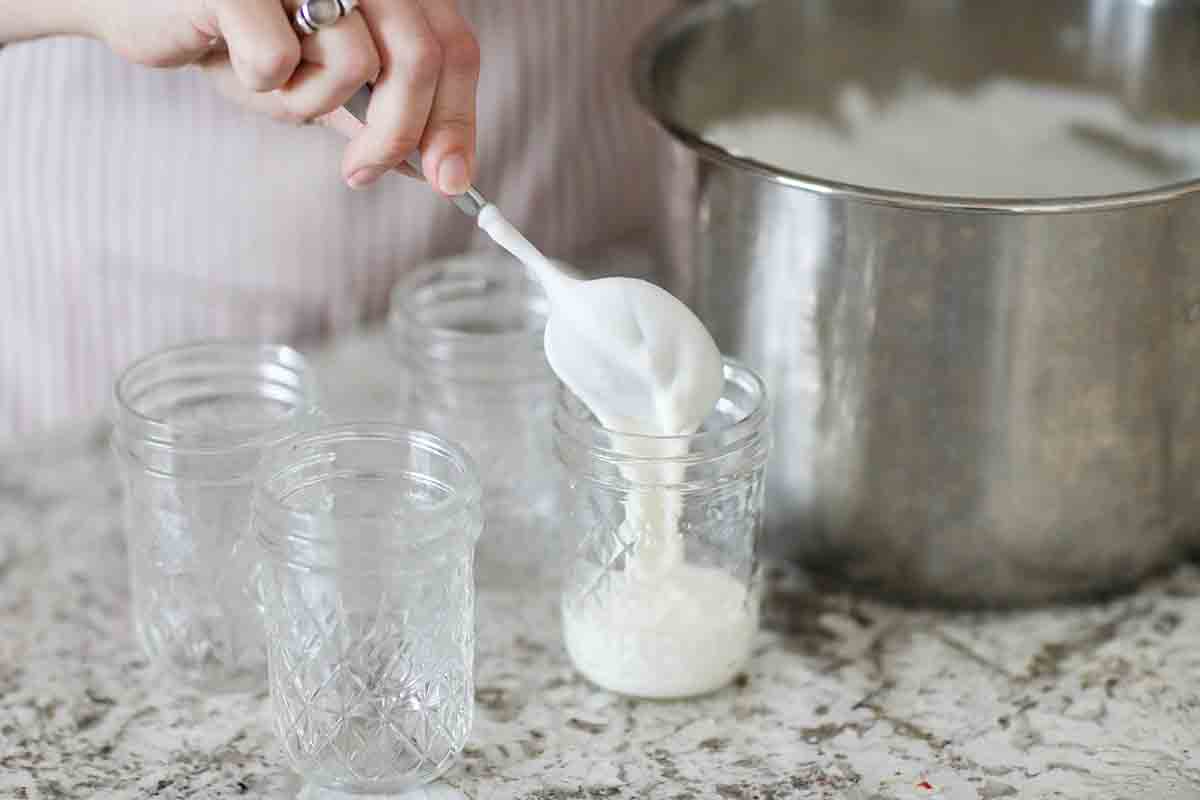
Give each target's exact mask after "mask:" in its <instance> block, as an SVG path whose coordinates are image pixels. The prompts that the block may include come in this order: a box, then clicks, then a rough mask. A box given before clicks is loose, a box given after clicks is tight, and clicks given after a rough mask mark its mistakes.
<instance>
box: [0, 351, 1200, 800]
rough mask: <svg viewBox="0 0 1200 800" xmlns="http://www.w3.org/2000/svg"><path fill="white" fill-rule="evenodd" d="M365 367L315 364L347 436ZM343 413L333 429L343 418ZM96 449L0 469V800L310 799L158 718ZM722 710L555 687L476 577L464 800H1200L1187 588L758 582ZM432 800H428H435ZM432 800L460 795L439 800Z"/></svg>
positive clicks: (167, 697) (518, 604) (498, 593)
mask: <svg viewBox="0 0 1200 800" xmlns="http://www.w3.org/2000/svg"><path fill="white" fill-rule="evenodd" d="M374 348H377V343H373V342H372V341H371V340H362V341H360V342H352V343H349V344H347V345H345V346H343V347H342V349H341V350H339V351H338V352H336V353H334V354H332V355H331V356H329V358H328V359H327V361H326V362H325V363H326V364H327V365H328V369H329V374H331V375H336V376H337V378H336V379H335V380H333V381H331V384H333V385H336V386H338V387H340V391H341V393H342V394H341V399H340V400H339V402H340V403H342V407H343V409H344V410H345V413H347V414H353V413H356V411H363V410H369V409H370V408H371V407H372V405H373V404H378V403H386V402H387V400H388V397H389V391H390V388H389V387H387V386H386V385H380V384H377V383H376V384H371V383H369V382H368V380H367V376H369V375H372V374H374V375H379V374H380V373H382V372H384V371H383V370H380V369H379V368H378V366H377V362H376V361H375V359H377V358H379V355H378V351H377V350H376V349H374ZM354 404H357V405H358V408H357V409H355V408H353V407H352V406H353V405H354ZM105 435H106V432H105V430H104V429H103V428H102V427H100V426H95V425H93V426H82V427H80V428H78V429H75V430H72V431H65V432H62V433H60V434H58V435H56V436H54V437H41V438H39V439H38V440H35V441H30V442H25V443H18V444H17V445H10V446H9V447H7V448H0V798H4V799H5V800H8V798H39V799H41V798H46V799H47V800H52V799H55V798H77V797H78V798H92V797H97V798H113V799H114V800H123V799H124V798H143V797H153V798H162V800H172V799H173V798H236V797H247V798H272V799H274V798H291V797H298V796H299V797H315V796H317V793H313V792H307V791H305V790H303V789H302V788H301V787H300V786H299V785H298V783H297V781H296V779H295V778H294V777H293V776H291V775H289V774H288V772H287V770H286V768H285V767H284V766H283V762H282V758H281V755H280V753H279V751H278V750H277V748H276V746H275V743H274V741H273V738H272V735H271V733H270V729H269V727H268V719H269V717H268V708H267V706H268V703H267V701H266V699H265V697H263V696H256V697H248V696H227V697H201V696H196V695H187V694H178V693H176V692H173V691H172V690H171V689H170V688H169V687H167V686H165V685H163V684H162V683H160V682H159V681H158V680H157V679H156V678H155V676H154V675H153V673H152V672H151V671H149V670H148V668H147V667H146V664H145V661H144V659H143V657H142V655H141V653H140V652H139V651H138V649H137V646H136V645H135V643H134V641H133V639H132V633H131V626H130V622H129V619H128V609H127V603H128V594H127V589H126V585H125V562H124V547H123V544H122V534H121V528H120V515H119V502H120V497H119V490H118V487H117V480H116V473H115V470H114V469H113V466H112V465H111V464H110V462H109V456H108V450H107V442H106V438H105ZM773 587H774V590H773V592H772V594H771V597H770V599H769V614H768V616H769V619H770V621H771V626H772V630H771V631H769V632H764V633H763V634H762V635H761V641H760V643H759V645H758V648H757V651H756V655H755V658H754V660H753V663H752V664H751V666H750V668H749V669H748V670H747V672H746V673H745V675H744V676H743V677H742V678H741V679H739V681H738V683H737V685H735V686H732V687H730V688H729V689H728V690H726V691H723V692H721V693H719V694H717V695H715V696H713V697H710V698H707V699H704V700H701V701H697V702H688V703H670V704H656V703H648V702H632V701H629V700H624V699H621V698H618V697H615V696H612V695H609V694H606V693H604V692H601V691H597V690H594V689H592V688H590V687H589V686H588V685H586V684H585V683H583V682H582V681H581V680H580V679H579V678H577V677H576V676H575V675H573V674H572V671H571V668H570V666H569V665H568V663H567V661H566V656H565V654H564V653H563V651H562V649H561V645H560V642H559V639H558V628H557V624H556V621H555V619H554V611H553V604H552V603H551V602H548V601H547V600H545V599H544V598H539V597H538V596H537V595H536V594H535V593H530V592H528V591H526V592H525V593H520V592H518V591H516V590H511V589H505V588H504V587H502V586H496V585H492V584H491V583H490V580H489V578H488V575H487V574H486V573H485V574H483V575H481V595H480V612H479V621H478V627H479V658H478V672H477V677H478V692H477V697H476V700H477V706H478V714H477V722H476V726H475V730H474V734H473V737H472V741H471V744H470V746H469V747H468V749H467V751H466V753H465V755H464V758H463V760H462V763H461V765H460V766H459V767H458V768H457V769H456V770H455V771H454V772H452V773H451V775H450V776H449V780H448V785H449V786H450V787H454V788H455V789H457V790H460V791H461V793H462V794H465V795H467V796H468V797H472V798H491V797H496V798H525V799H526V800H570V799H571V798H580V799H582V800H588V799H590V798H618V797H619V798H625V797H628V798H646V799H647V800H650V799H652V798H662V799H663V800H687V799H689V798H691V799H693V800H699V799H700V798H756V799H761V800H784V799H785V798H848V799H849V800H884V799H885V798H888V799H890V798H896V799H897V800H899V799H900V798H964V799H966V798H971V799H972V800H973V799H974V798H984V799H987V798H1005V797H1014V798H1043V797H1068V798H1090V797H1097V798H1157V799H1160V800H1171V799H1172V798H1200V569H1198V568H1197V567H1195V566H1183V567H1181V568H1179V569H1178V571H1176V572H1175V573H1174V574H1171V575H1168V576H1165V577H1163V578H1161V579H1159V580H1157V581H1155V582H1153V583H1151V584H1150V585H1148V586H1146V587H1145V588H1144V589H1143V590H1142V591H1141V592H1140V593H1138V594H1136V595H1132V596H1128V597H1124V598H1121V599H1118V600H1115V601H1113V602H1110V603H1108V604H1105V605H1098V606H1092V607H1086V608H1071V609H1061V610H1055V611H1042V612H1036V613H1022V614H1012V615H985V614H956V615H950V614H939V613H934V612H914V611H903V610H898V609H893V608H888V607H886V606H881V605H878V604H875V603H871V602H866V601H861V600H856V599H854V598H853V597H850V596H847V595H841V594H828V593H818V592H815V591H813V590H812V589H811V587H809V586H808V585H806V583H805V581H804V579H803V578H802V577H801V576H799V575H793V574H782V573H778V571H777V574H776V575H775V578H774V580H773ZM433 796H434V795H433V794H432V793H431V794H430V795H429V797H431V798H432V797H433ZM437 796H439V797H441V796H461V795H460V794H458V793H457V792H451V791H446V792H445V793H444V794H439V795H437Z"/></svg>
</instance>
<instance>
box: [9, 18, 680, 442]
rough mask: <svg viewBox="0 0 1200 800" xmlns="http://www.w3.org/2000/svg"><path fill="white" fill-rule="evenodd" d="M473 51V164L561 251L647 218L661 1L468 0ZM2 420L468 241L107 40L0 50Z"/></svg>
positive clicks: (452, 221)
mask: <svg viewBox="0 0 1200 800" xmlns="http://www.w3.org/2000/svg"><path fill="white" fill-rule="evenodd" d="M461 5H462V8H463V10H464V12H465V13H466V14H467V15H468V17H469V18H470V19H471V20H472V22H473V23H474V25H475V28H476V31H477V33H478V34H479V38H480V43H481V46H482V49H483V75H482V79H481V86H480V92H479V120H480V121H479V128H480V136H479V164H480V174H479V175H478V176H477V181H476V183H477V185H478V186H479V187H480V189H481V190H482V191H484V193H485V194H487V195H488V196H489V197H491V198H492V199H494V200H495V201H496V202H497V203H498V204H500V205H501V207H502V208H503V209H504V211H505V214H506V215H507V216H509V217H510V218H511V219H513V220H514V221H515V222H517V224H518V225H520V226H521V227H522V228H524V229H525V230H526V231H527V232H528V234H529V235H530V237H531V238H532V239H533V240H534V241H536V242H538V243H539V244H540V245H542V246H543V247H544V249H545V250H546V251H547V252H549V253H551V254H553V255H556V256H560V257H566V258H570V256H571V255H572V254H575V253H578V252H580V251H582V250H586V249H588V248H590V247H594V246H596V245H598V244H600V243H603V242H605V241H611V240H614V239H618V238H622V237H626V236H629V235H631V234H633V233H635V232H636V231H639V230H643V229H644V230H651V229H655V228H656V227H657V222H658V217H659V216H660V215H661V214H662V213H663V212H662V209H663V208H664V204H663V195H662V193H661V187H662V184H663V180H662V179H661V177H660V176H661V175H663V174H665V171H664V170H656V169H655V165H656V164H662V163H665V162H666V161H667V159H666V158H665V155H666V153H667V147H668V145H667V144H666V142H665V140H664V138H663V137H662V136H661V134H659V133H658V132H656V131H655V130H654V128H653V127H652V126H651V124H650V123H649V122H648V121H647V120H646V119H645V118H644V117H643V116H642V115H641V114H640V113H639V112H638V111H637V110H636V108H635V106H634V103H633V100H632V97H631V94H630V91H629V88H628V84H629V77H628V76H629V55H630V52H631V49H632V44H633V42H634V40H635V38H636V36H637V34H638V33H639V32H640V31H641V30H643V29H644V27H645V26H646V25H647V24H648V23H650V22H651V21H653V19H655V18H656V17H657V16H658V15H659V14H661V13H662V12H663V11H664V10H665V9H667V8H668V7H669V6H670V5H671V2H670V0H586V2H584V1H582V0H506V2H503V3H499V2H495V0H462V3H461ZM0 109H2V111H0V144H2V149H0V275H2V276H3V280H2V282H0V439H3V438H5V437H7V436H10V435H12V434H14V433H25V432H29V431H33V430H37V429H42V428H46V427H48V426H50V425H53V424H55V423H56V422H60V421H62V420H65V419H67V418H71V417H77V416H80V415H87V414H95V413H98V412H100V411H101V410H102V409H103V408H104V406H105V404H106V403H107V400H108V392H109V386H110V384H111V381H112V379H113V377H114V376H115V374H116V373H117V372H118V371H119V370H120V369H121V367H122V366H123V365H125V364H126V363H128V362H129V361H130V360H132V359H134V358H136V357H138V356H139V355H141V354H144V353H146V352H148V351H150V350H153V349H156V348H160V347H163V346H166V345H168V344H171V343H175V342H179V341H183V340H187V339H193V338H198V337H208V336H226V335H241V336H258V337H264V338H270V339H273V340H281V341H291V342H295V341H305V340H312V339H314V338H316V337H324V336H329V335H332V334H335V333H337V332H339V331H344V330H346V329H348V328H350V327H353V326H354V325H356V324H357V323H359V322H361V321H364V320H368V319H377V318H379V317H380V316H381V315H383V314H384V313H385V311H386V305H387V295H388V290H389V288H390V286H391V284H392V283H393V282H394V281H395V279H396V277H397V275H399V274H400V273H401V272H402V271H403V270H405V269H407V268H409V267H411V266H412V265H414V264H416V263H419V262H420V261H422V260H426V259H429V258H432V257H437V256H440V255H445V254H449V253H453V252H457V251H462V250H465V249H468V248H471V247H479V246H483V245H484V242H483V241H482V239H481V237H480V235H479V234H478V232H476V231H475V230H474V229H473V227H472V225H471V222H470V220H468V219H467V218H465V217H463V216H462V215H460V214H458V212H456V211H455V210H454V209H453V208H452V207H451V206H450V205H449V204H448V203H446V202H445V201H444V200H441V199H440V198H438V197H437V196H435V195H434V194H433V192H432V191H431V190H430V189H429V188H428V187H425V186H423V185H420V184H418V183H416V182H414V181H408V180H404V179H401V178H385V179H384V181H383V182H382V183H381V184H380V185H378V186H376V187H375V188H373V189H371V190H368V191H364V192H354V191H351V190H349V189H348V188H346V187H345V186H344V184H343V183H342V181H341V178H340V175H339V173H338V165H339V163H340V161H339V159H340V153H341V147H342V142H341V141H339V139H338V137H337V136H336V135H335V134H333V133H331V132H329V131H327V130H324V129H321V128H317V127H304V128H295V127H290V126H286V125H283V124H281V123H277V122H273V121H271V120H268V119H264V118H259V117H256V116H254V115H252V114H250V113H248V112H244V111H241V110H240V109H238V108H236V107H233V106H232V105H230V104H229V103H228V102H227V101H226V100H225V99H224V98H222V97H221V96H219V95H218V94H217V93H216V92H215V90H213V89H212V88H211V87H210V86H209V85H208V82H207V79H206V78H205V77H204V76H202V75H199V74H198V73H197V72H194V71H190V70H183V71H179V70H175V71H154V70H148V69H143V68H139V67H135V66H130V65H128V64H125V63H123V62H122V61H120V60H119V59H118V58H116V57H115V56H113V55H112V54H110V53H109V52H108V51H107V50H106V49H105V48H104V47H103V46H102V45H100V44H97V43H95V42H90V41H83V40H78V39H49V40H42V41H36V42H29V43H22V44H15V45H10V46H8V47H5V48H2V49H0Z"/></svg>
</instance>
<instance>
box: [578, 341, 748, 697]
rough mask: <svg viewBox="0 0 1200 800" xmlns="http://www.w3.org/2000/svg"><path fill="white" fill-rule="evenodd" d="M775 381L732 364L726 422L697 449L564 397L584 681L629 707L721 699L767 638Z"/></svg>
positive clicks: (698, 438)
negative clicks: (605, 420)
mask: <svg viewBox="0 0 1200 800" xmlns="http://www.w3.org/2000/svg"><path fill="white" fill-rule="evenodd" d="M767 430H768V429H767V397H766V389H765V388H764V386H763V382H762V380H761V379H760V378H759V377H758V376H757V375H755V374H754V373H753V372H752V371H750V370H749V369H747V368H745V367H743V366H740V365H739V364H736V363H734V362H732V361H726V363H725V389H724V392H723V394H722V397H721V400H720V402H719V403H718V404H717V407H716V409H715V410H714V411H713V413H712V414H711V415H710V416H709V418H708V419H707V420H706V422H705V423H704V425H703V426H702V427H701V429H700V430H699V431H698V432H697V433H695V434H694V435H690V436H634V435H628V434H621V433H617V432H615V431H611V430H608V429H606V428H604V427H603V426H601V425H600V424H599V423H598V422H596V420H595V418H594V417H593V415H592V414H591V413H590V412H589V411H588V410H587V408H586V407H585V406H584V405H583V404H582V403H581V402H580V401H579V400H578V399H577V398H576V397H575V396H574V395H572V394H571V393H570V392H569V391H567V390H563V392H562V396H561V401H560V403H559V405H558V409H557V411H556V413H555V431H556V444H557V451H558V453H559V456H560V458H561V459H562V461H563V464H564V465H565V467H566V471H567V481H568V493H569V499H568V501H567V502H568V509H569V510H568V512H567V514H566V520H565V522H564V528H565V529H566V531H565V532H566V533H567V534H568V536H571V537H573V548H574V549H573V554H572V556H571V558H570V564H569V567H568V571H567V575H566V577H565V581H564V589H563V596H562V617H563V634H564V639H565V641H566V646H567V652H568V653H569V655H570V657H571V660H572V661H573V662H574V664H575V666H576V668H577V669H578V670H579V671H580V672H581V673H582V674H583V675H584V677H586V678H587V679H588V680H590V681H591V682H593V683H595V684H597V685H599V686H601V687H603V688H605V689H609V690H611V691H614V692H619V693H621V694H626V695H631V696H636V697H646V698H659V699H669V698H681V697H689V696H693V695H698V694H703V693H706V692H710V691H713V690H715V689H719V688H721V687H722V686H724V685H725V684H727V683H728V682H729V681H730V680H731V679H732V678H733V677H734V676H735V675H736V674H737V672H738V671H739V670H740V669H742V667H743V666H744V665H745V663H746V660H747V659H748V658H749V655H750V650H751V647H752V644H753V639H754V636H755V633H756V632H757V630H758V616H759V594H760V579H759V569H758V560H757V542H758V538H759V535H760V532H761V530H762V521H763V517H762V511H763V478H764V473H765V470H766V461H767V453H768V450H769V446H768V445H769V440H768V433H767Z"/></svg>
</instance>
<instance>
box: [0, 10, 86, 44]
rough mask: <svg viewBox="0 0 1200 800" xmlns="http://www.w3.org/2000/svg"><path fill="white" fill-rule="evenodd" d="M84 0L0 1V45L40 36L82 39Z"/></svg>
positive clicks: (84, 26)
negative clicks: (76, 37) (78, 37)
mask: <svg viewBox="0 0 1200 800" xmlns="http://www.w3.org/2000/svg"><path fill="white" fill-rule="evenodd" d="M84 5H85V2H84V0H0V45H4V44H5V43H7V42H19V41H22V40H25V39H38V38H41V37H43V36H86V35H88V31H87V29H86V24H85V20H84V14H83V13H81V12H82V9H83V8H84Z"/></svg>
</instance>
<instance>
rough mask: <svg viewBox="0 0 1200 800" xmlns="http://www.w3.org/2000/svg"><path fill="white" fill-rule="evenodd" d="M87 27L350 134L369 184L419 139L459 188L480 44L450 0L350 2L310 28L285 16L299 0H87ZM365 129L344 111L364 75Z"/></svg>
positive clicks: (242, 94) (427, 168) (466, 174)
mask: <svg viewBox="0 0 1200 800" xmlns="http://www.w3.org/2000/svg"><path fill="white" fill-rule="evenodd" d="M84 5H85V6H86V7H87V8H88V10H89V12H90V13H89V14H88V16H89V18H90V24H88V25H87V27H88V29H89V31H90V32H91V33H93V34H94V35H95V36H97V37H98V38H100V39H103V40H104V41H106V42H107V43H108V44H109V46H110V47H112V49H113V50H114V51H116V52H117V53H118V54H120V55H122V56H124V57H125V58H128V59H129V60H131V61H134V62H136V63H139V64H145V65H148V66H154V67H177V66H183V65H186V64H193V63H196V64H200V65H201V66H202V67H204V69H205V70H206V71H207V72H209V73H210V74H211V75H212V76H213V77H214V78H215V79H216V80H217V83H218V85H219V86H220V88H221V89H222V91H224V92H225V94H227V95H229V96H231V97H233V98H234V99H235V100H237V101H238V102H240V103H242V104H243V105H245V106H248V107H249V108H252V109H255V110H258V111H263V112H265V113H268V114H271V115H272V116H274V117H276V118H278V119H284V120H289V121H293V122H297V123H300V122H309V121H313V120H319V121H321V122H323V123H325V124H328V125H330V126H331V127H334V128H336V129H337V130H339V131H341V132H342V133H344V134H346V135H347V136H348V137H350V139H351V142H350V144H349V145H348V146H347V148H346V154H345V157H344V159H343V161H342V174H343V175H344V176H345V178H346V180H347V182H348V183H349V184H350V185H351V186H355V187H359V186H366V185H367V184H370V183H372V182H373V181H375V180H376V179H378V178H379V177H380V176H381V175H383V174H384V173H385V172H387V171H389V170H392V169H396V168H398V167H401V165H402V163H403V161H404V159H405V158H407V157H408V156H409V155H410V154H411V153H412V152H413V151H414V150H416V149H417V148H420V149H421V152H422V162H421V167H422V170H423V171H424V173H425V174H426V175H427V176H429V181H430V183H432V184H433V185H434V186H435V187H436V188H438V189H439V190H441V191H442V192H444V193H446V194H460V193H462V192H463V191H465V190H466V188H467V186H468V185H469V183H470V181H471V176H472V174H473V171H474V159H475V92H476V88H477V86H478V81H479V45H478V42H477V41H476V39H475V36H474V34H473V33H472V31H471V28H470V26H469V24H468V23H467V22H466V20H465V19H463V17H462V15H461V14H459V12H458V9H457V7H456V4H455V0H359V7H358V10H357V11H354V12H352V13H351V14H350V15H349V16H347V17H345V18H343V19H341V20H339V21H338V22H337V23H336V24H334V25H332V26H330V27H327V28H325V29H323V30H320V31H318V32H317V33H315V34H313V35H311V36H305V37H301V36H299V34H297V33H296V32H295V31H294V30H293V28H292V25H291V17H292V13H293V12H294V11H295V9H296V8H297V7H298V5H299V0H154V2H150V3H147V2H137V1H136V0H85V2H84ZM368 81H369V82H372V83H374V92H373V96H372V100H371V105H370V108H369V109H368V112H367V124H366V126H365V127H364V126H363V125H361V124H360V123H359V122H358V121H357V120H355V119H354V118H353V117H351V116H350V114H349V113H347V112H346V111H344V110H342V109H341V105H342V103H344V102H345V101H346V100H347V99H348V98H349V97H350V96H351V95H353V94H354V92H355V91H357V90H358V88H359V87H361V86H362V85H363V84H364V83H366V82H368Z"/></svg>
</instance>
